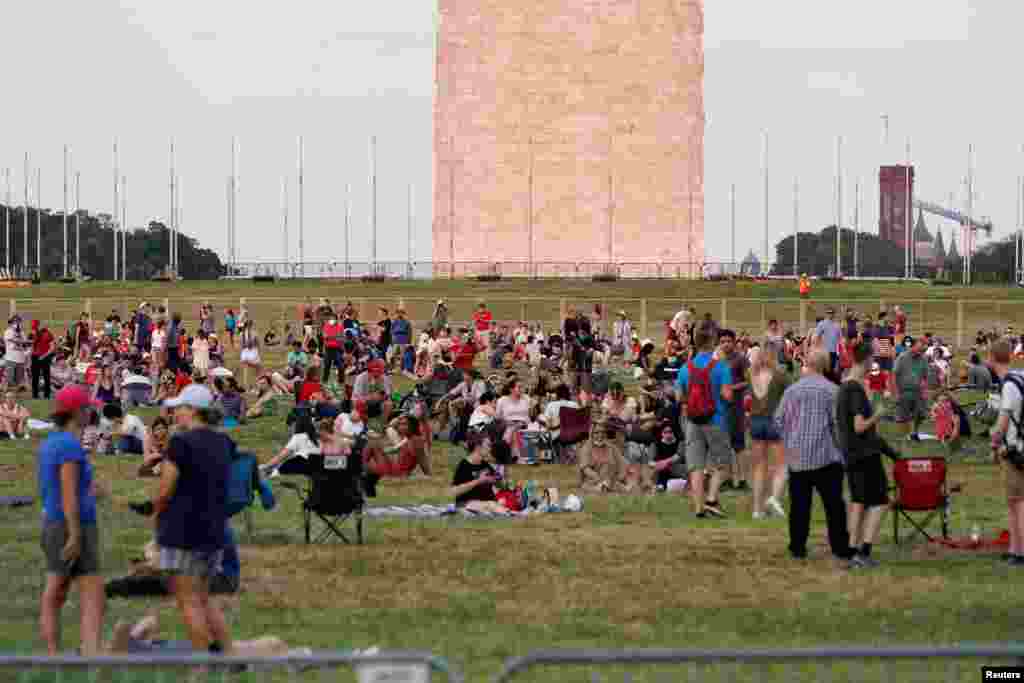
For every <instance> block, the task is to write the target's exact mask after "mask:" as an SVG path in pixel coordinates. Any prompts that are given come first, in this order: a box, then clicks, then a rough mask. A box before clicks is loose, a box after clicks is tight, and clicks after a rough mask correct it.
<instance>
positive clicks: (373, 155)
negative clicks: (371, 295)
mask: <svg viewBox="0 0 1024 683" xmlns="http://www.w3.org/2000/svg"><path fill="white" fill-rule="evenodd" d="M370 207H371V213H370V217H371V221H372V222H371V225H370V230H371V233H372V240H371V246H372V250H371V255H370V261H371V263H372V264H373V274H374V275H376V274H377V136H376V135H374V136H371V137H370Z"/></svg>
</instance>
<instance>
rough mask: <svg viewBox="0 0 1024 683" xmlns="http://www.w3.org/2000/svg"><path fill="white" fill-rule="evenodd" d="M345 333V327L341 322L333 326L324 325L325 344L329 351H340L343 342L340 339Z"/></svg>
mask: <svg viewBox="0 0 1024 683" xmlns="http://www.w3.org/2000/svg"><path fill="white" fill-rule="evenodd" d="M344 333H345V327H344V326H343V325H342V324H341V323H340V322H335V323H334V324H333V325H332V324H331V323H327V324H326V325H324V342H325V343H326V344H327V348H329V349H340V348H341V342H339V341H338V338H339V337H341V335H343V334H344Z"/></svg>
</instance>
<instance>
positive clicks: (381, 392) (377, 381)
mask: <svg viewBox="0 0 1024 683" xmlns="http://www.w3.org/2000/svg"><path fill="white" fill-rule="evenodd" d="M386 370H387V366H386V364H385V363H384V361H383V360H380V359H374V360H371V361H370V362H369V363H367V365H366V371H365V372H362V373H360V374H359V375H358V376H357V377H356V381H355V385H354V386H353V387H352V400H353V401H365V402H366V414H367V417H368V418H369V419H371V420H372V419H374V418H378V417H379V418H382V419H383V420H384V422H385V423H387V422H389V421H390V420H391V412H392V411H393V410H394V405H393V404H392V402H391V393H392V385H391V379H390V378H389V377H388V376H387V375H386V374H385V371H386Z"/></svg>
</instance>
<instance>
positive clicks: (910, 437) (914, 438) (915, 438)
mask: <svg viewBox="0 0 1024 683" xmlns="http://www.w3.org/2000/svg"><path fill="white" fill-rule="evenodd" d="M920 440H921V437H920V436H919V435H918V434H917V432H914V433H913V434H907V441H912V442H915V443H916V442H918V441H920Z"/></svg>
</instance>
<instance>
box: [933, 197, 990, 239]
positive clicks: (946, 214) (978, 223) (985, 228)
mask: <svg viewBox="0 0 1024 683" xmlns="http://www.w3.org/2000/svg"><path fill="white" fill-rule="evenodd" d="M914 208H915V209H920V210H921V211H927V212H928V213H930V214H934V215H936V216H941V217H942V218H946V219H948V220H951V221H956V222H957V223H959V224H960V226H961V227H967V226H970V227H971V229H972V230H973V231H974V232H978V231H979V230H980V231H982V232H984V233H985V236H986V237H991V236H992V221H991V220H989V219H988V218H982V219H980V220H979V219H975V218H968V217H967V216H965V215H963V214H962V213H960V212H959V211H957V210H956V209H949V208H946V207H945V206H941V205H939V204H933V203H932V202H925V201H921V200H920V199H915V200H914Z"/></svg>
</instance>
